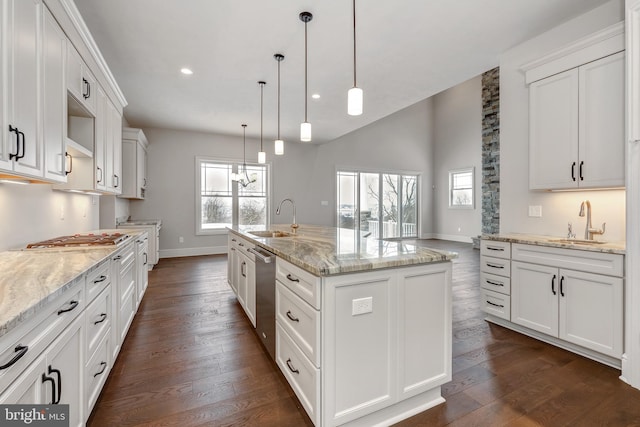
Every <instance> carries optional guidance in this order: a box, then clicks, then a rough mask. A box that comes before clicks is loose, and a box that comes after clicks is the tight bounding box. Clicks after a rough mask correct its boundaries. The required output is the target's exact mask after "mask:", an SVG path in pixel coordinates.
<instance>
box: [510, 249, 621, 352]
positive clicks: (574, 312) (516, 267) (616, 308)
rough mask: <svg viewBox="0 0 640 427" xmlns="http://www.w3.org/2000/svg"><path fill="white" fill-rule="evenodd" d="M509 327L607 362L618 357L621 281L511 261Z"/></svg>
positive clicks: (617, 278)
mask: <svg viewBox="0 0 640 427" xmlns="http://www.w3.org/2000/svg"><path fill="white" fill-rule="evenodd" d="M512 268H513V273H512V274H513V276H512V280H513V291H512V294H511V296H512V312H511V313H512V319H511V320H512V321H513V322H514V323H517V324H519V325H522V326H526V327H528V328H530V329H533V330H536V331H539V332H543V333H545V334H549V335H552V336H555V337H558V338H560V339H563V340H565V341H568V342H571V343H573V344H577V345H580V346H582V347H586V348H589V349H591V350H595V351H598V352H600V353H603V354H606V355H608V356H612V357H616V358H620V357H621V356H622V320H623V319H622V297H623V295H622V292H623V288H622V285H623V281H622V279H621V278H619V277H609V276H604V275H601V274H592V273H585V272H581V271H574V270H567V269H561V268H560V269H559V268H554V267H548V266H544V265H535V264H528V263H523V262H517V261H514V262H513V263H512Z"/></svg>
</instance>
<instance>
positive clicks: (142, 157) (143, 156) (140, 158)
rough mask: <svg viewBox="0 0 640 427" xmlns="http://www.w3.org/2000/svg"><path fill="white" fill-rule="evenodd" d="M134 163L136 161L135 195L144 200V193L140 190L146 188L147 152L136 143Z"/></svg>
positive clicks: (140, 144)
mask: <svg viewBox="0 0 640 427" xmlns="http://www.w3.org/2000/svg"><path fill="white" fill-rule="evenodd" d="M136 151H137V155H136V161H137V174H136V178H137V181H138V186H137V188H136V193H137V195H138V197H139V198H141V199H144V192H143V191H142V189H146V188H147V150H145V148H144V146H143V145H142V143H140V142H138V143H137V144H136Z"/></svg>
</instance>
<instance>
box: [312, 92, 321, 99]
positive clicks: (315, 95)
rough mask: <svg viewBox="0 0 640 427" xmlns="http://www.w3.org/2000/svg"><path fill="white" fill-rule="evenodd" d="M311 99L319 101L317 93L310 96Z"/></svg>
mask: <svg viewBox="0 0 640 427" xmlns="http://www.w3.org/2000/svg"><path fill="white" fill-rule="evenodd" d="M311 97H312V98H313V99H320V94H319V93H314V94H313V95H311Z"/></svg>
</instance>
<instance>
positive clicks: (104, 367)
mask: <svg viewBox="0 0 640 427" xmlns="http://www.w3.org/2000/svg"><path fill="white" fill-rule="evenodd" d="M100 366H102V369H101V370H100V372H96V373H95V374H93V378H95V377H97V376H98V375H100V374H102V373H103V372H104V370H105V369H107V362H100Z"/></svg>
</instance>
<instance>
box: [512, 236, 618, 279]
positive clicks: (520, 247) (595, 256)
mask: <svg viewBox="0 0 640 427" xmlns="http://www.w3.org/2000/svg"><path fill="white" fill-rule="evenodd" d="M513 259H514V260H516V261H524V262H529V263H532V264H542V265H548V266H551V267H559V268H568V269H572V270H577V271H584V272H586V273H595V274H605V275H607V276H616V277H623V276H624V256H623V255H620V254H609V253H603V252H592V251H581V250H578V249H564V248H550V247H546V246H537V245H526V244H520V243H514V244H513Z"/></svg>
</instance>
